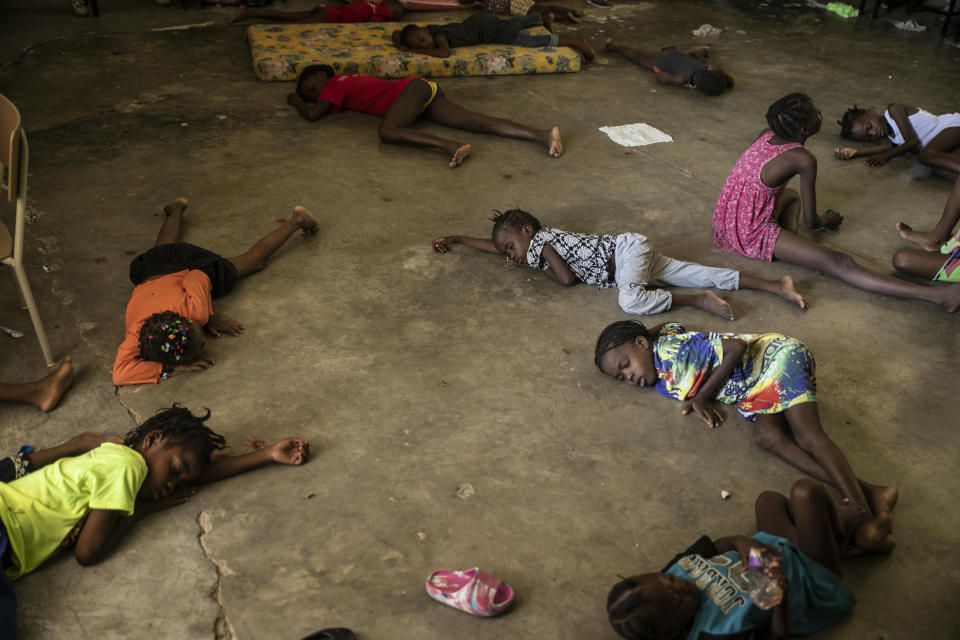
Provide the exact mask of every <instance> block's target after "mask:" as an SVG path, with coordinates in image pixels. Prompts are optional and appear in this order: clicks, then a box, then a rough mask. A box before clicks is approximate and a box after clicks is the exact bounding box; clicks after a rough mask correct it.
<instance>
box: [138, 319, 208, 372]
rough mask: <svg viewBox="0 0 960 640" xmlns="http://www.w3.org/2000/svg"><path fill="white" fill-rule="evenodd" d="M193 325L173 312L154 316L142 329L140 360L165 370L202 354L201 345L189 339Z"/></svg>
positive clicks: (139, 344)
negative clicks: (158, 364) (157, 365)
mask: <svg viewBox="0 0 960 640" xmlns="http://www.w3.org/2000/svg"><path fill="white" fill-rule="evenodd" d="M192 326H193V321H191V320H188V319H187V318H184V317H183V316H181V315H178V314H176V313H174V312H173V311H164V312H162V313H155V314H153V315H152V316H150V317H149V318H147V321H146V322H144V323H143V327H141V329H140V341H139V343H138V347H139V349H140V357H141V358H143V359H144V360H150V361H151V362H159V363H160V364H162V365H163V367H164V369H172V368H173V367H175V366H177V365H178V364H182V363H185V362H190V361H191V360H193V359H194V358H196V357H197V355H199V353H200V348H201V345H200V341H199V340H192V339H191V338H190V328H191V327H192Z"/></svg>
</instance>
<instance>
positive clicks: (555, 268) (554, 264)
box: [543, 244, 580, 287]
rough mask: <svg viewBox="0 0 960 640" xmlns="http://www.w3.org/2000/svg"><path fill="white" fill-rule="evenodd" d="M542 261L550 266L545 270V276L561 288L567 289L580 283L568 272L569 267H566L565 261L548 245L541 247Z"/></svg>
mask: <svg viewBox="0 0 960 640" xmlns="http://www.w3.org/2000/svg"><path fill="white" fill-rule="evenodd" d="M543 259H544V260H546V261H547V264H548V265H550V268H549V269H547V275H548V276H550V277H551V278H553V279H554V280H556V281H557V282H559V283H560V284H562V285H563V286H565V287H569V286H571V285H575V284H577V283H578V282H580V279H579V278H578V277H577V276H575V275H574V274H573V271H570V267H569V266H567V263H566V261H565V260H564V259H563V258H561V257H560V254H559V253H557V250H556V249H554V248H553V247H552V246H551V245H549V244H546V245H544V246H543Z"/></svg>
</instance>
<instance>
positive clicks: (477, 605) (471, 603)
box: [427, 567, 513, 618]
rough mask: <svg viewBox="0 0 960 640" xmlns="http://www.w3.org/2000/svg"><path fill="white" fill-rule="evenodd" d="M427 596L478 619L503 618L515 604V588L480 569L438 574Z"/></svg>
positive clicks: (429, 582)
mask: <svg viewBox="0 0 960 640" xmlns="http://www.w3.org/2000/svg"><path fill="white" fill-rule="evenodd" d="M427 595H429V596H430V597H431V598H433V599H434V600H439V601H440V602H442V603H443V604H446V605H450V606H451V607H455V608H457V609H460V611H465V612H466V613H471V614H473V615H475V616H482V617H484V618H489V617H492V616H496V615H500V614H501V613H503V612H504V611H506V610H507V608H508V607H509V606H510V605H511V604H513V588H512V587H511V586H510V585H508V584H506V583H504V582H500V581H499V580H497V579H496V578H494V577H493V576H492V575H490V574H489V573H486V572H485V571H480V569H478V568H477V567H474V568H473V569H467V570H466V571H447V570H440V571H434V572H433V573H431V574H430V576H429V577H428V578H427Z"/></svg>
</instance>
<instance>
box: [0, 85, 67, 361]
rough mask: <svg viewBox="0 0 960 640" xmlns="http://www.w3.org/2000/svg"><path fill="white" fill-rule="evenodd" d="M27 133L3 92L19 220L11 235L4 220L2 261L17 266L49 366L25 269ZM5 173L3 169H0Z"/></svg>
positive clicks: (11, 195)
mask: <svg viewBox="0 0 960 640" xmlns="http://www.w3.org/2000/svg"><path fill="white" fill-rule="evenodd" d="M28 153H29V149H28V147H27V134H25V133H24V132H23V127H21V126H20V111H18V110H17V107H16V106H15V105H14V104H13V103H12V102H10V101H9V100H8V99H7V98H6V97H5V96H3V95H0V164H3V165H5V166H6V167H7V171H8V176H9V177H8V180H7V194H8V196H7V199H8V200H9V201H11V202H12V201H13V200H14V199H16V201H17V220H16V224H15V227H14V231H13V237H12V238H11V237H10V231H9V230H8V229H7V227H6V225H4V224H3V222H0V262H3V263H4V264H6V265H9V266H11V267H13V271H14V274H15V275H16V280H17V291H18V293H19V294H20V300H21V302H23V306H25V307H26V308H27V309H28V310H29V311H30V319H31V320H32V321H33V328H34V330H36V332H37V340H38V341H39V342H40V349H41V350H42V351H43V357H44V359H45V360H46V361H47V366H48V367H52V366H53V364H54V363H53V354H51V353H50V343H49V341H48V340H47V332H46V331H44V329H43V322H41V321H40V312H39V310H38V309H37V303H36V301H35V300H34V299H33V292H32V291H31V290H30V283H29V282H28V281H27V273H26V271H24V269H23V233H24V226H25V225H26V217H27V156H28ZM0 172H2V168H0Z"/></svg>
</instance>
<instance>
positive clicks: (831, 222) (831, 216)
mask: <svg viewBox="0 0 960 640" xmlns="http://www.w3.org/2000/svg"><path fill="white" fill-rule="evenodd" d="M842 222H843V216H842V215H840V214H839V213H837V212H836V211H824V212H823V215H822V216H820V224H821V225H823V226H824V227H826V228H827V229H836V228H837V227H839V226H840V224H841V223H842Z"/></svg>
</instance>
